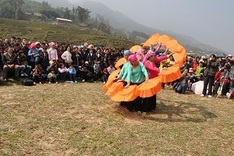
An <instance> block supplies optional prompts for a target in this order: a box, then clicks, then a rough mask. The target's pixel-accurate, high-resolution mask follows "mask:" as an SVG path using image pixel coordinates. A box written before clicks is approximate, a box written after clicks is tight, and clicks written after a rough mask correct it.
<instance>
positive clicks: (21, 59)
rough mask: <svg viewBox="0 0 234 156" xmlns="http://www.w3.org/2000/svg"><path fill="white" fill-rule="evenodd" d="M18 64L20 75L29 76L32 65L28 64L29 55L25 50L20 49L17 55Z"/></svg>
mask: <svg viewBox="0 0 234 156" xmlns="http://www.w3.org/2000/svg"><path fill="white" fill-rule="evenodd" d="M17 62H18V65H19V66H20V76H22V77H28V76H29V75H30V72H31V70H32V67H31V66H30V65H28V61H27V56H25V54H24V51H23V50H20V51H19V55H18V57H17Z"/></svg>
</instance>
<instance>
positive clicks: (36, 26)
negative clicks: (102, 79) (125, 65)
mask: <svg viewBox="0 0 234 156" xmlns="http://www.w3.org/2000/svg"><path fill="white" fill-rule="evenodd" d="M0 34H1V35H0V37H2V38H11V37H12V36H16V37H26V38H28V39H30V40H32V41H43V40H49V41H58V42H66V43H74V44H83V43H84V42H88V43H90V44H91V43H92V44H94V45H104V46H106V47H119V48H123V47H126V48H128V47H129V48H130V47H131V46H132V45H134V44H135V43H134V42H131V41H128V40H125V39H121V38H117V37H114V36H111V35H108V34H105V33H101V32H99V31H95V30H90V29H88V28H85V27H80V26H74V25H52V24H48V23H43V22H36V21H18V20H10V19H0Z"/></svg>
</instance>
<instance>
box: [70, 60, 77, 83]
mask: <svg viewBox="0 0 234 156" xmlns="http://www.w3.org/2000/svg"><path fill="white" fill-rule="evenodd" d="M68 73H69V78H70V79H69V80H70V81H72V82H76V69H75V67H74V66H73V64H72V63H70V64H69V68H68Z"/></svg>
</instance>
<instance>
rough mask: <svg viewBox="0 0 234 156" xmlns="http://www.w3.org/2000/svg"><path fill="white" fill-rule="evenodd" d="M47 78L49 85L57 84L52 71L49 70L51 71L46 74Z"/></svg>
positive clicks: (55, 76)
mask: <svg viewBox="0 0 234 156" xmlns="http://www.w3.org/2000/svg"><path fill="white" fill-rule="evenodd" d="M47 77H48V81H49V83H58V82H57V75H56V73H55V70H54V69H51V70H50V73H49V74H48V76H47Z"/></svg>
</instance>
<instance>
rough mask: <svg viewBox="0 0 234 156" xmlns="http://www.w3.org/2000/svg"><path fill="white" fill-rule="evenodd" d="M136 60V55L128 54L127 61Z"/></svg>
mask: <svg viewBox="0 0 234 156" xmlns="http://www.w3.org/2000/svg"><path fill="white" fill-rule="evenodd" d="M136 60H137V57H136V55H134V54H133V55H130V56H129V57H128V61H129V62H134V61H136Z"/></svg>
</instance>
